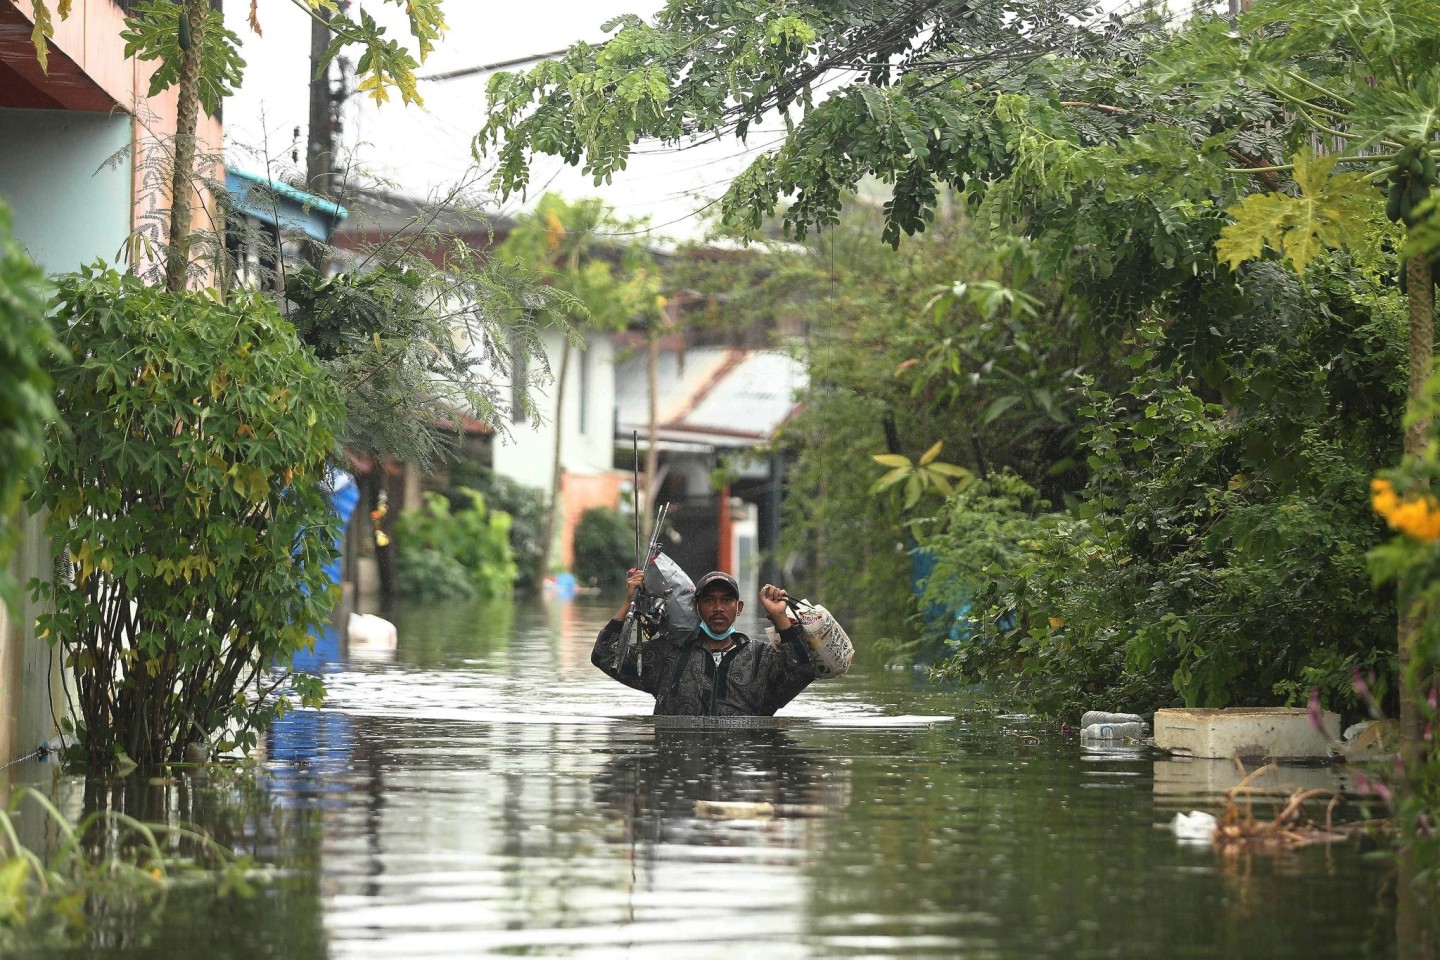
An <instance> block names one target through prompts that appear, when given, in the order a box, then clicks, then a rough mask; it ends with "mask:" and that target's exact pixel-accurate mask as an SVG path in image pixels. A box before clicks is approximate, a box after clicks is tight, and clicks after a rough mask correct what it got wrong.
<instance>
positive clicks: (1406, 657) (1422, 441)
mask: <svg viewBox="0 0 1440 960" xmlns="http://www.w3.org/2000/svg"><path fill="white" fill-rule="evenodd" d="M1405 286H1406V289H1407V290H1408V292H1409V293H1408V296H1409V306H1410V392H1409V396H1410V403H1411V406H1412V408H1413V407H1414V406H1415V405H1416V404H1417V403H1418V401H1419V400H1420V398H1421V397H1422V396H1423V395H1424V392H1425V383H1426V381H1428V380H1429V379H1430V372H1431V369H1432V368H1433V366H1434V357H1435V290H1434V287H1433V286H1432V285H1431V276H1430V261H1429V260H1428V259H1426V258H1425V257H1411V258H1410V259H1409V260H1407V261H1405ZM1429 436H1430V418H1429V417H1428V416H1427V417H1418V416H1417V417H1416V418H1415V419H1414V421H1413V422H1411V423H1410V424H1409V425H1408V426H1407V427H1406V428H1405V457H1406V459H1411V458H1416V457H1420V456H1422V455H1423V454H1424V452H1425V445H1426V443H1427V441H1428V439H1429ZM1400 587H1401V589H1400V591H1399V593H1400V595H1401V596H1402V597H1403V596H1404V595H1405V593H1406V591H1405V584H1403V583H1402V584H1401V585H1400ZM1424 615H1425V611H1422V610H1417V609H1414V608H1410V609H1403V610H1401V611H1400V629H1399V644H1398V646H1399V658H1400V739H1401V749H1402V750H1404V751H1405V753H1406V758H1405V759H1406V761H1407V763H1408V762H1410V761H1413V760H1415V759H1417V757H1418V751H1419V749H1420V747H1421V745H1422V744H1423V743H1424V741H1423V740H1422V739H1421V734H1422V725H1423V724H1424V707H1425V703H1424V697H1425V692H1426V689H1427V688H1428V684H1426V683H1424V682H1423V680H1422V679H1421V678H1420V677H1418V676H1412V675H1411V673H1412V671H1411V669H1410V666H1411V664H1412V663H1413V662H1414V658H1415V648H1416V644H1417V643H1418V642H1419V639H1420V627H1421V624H1422V623H1423V622H1424Z"/></svg>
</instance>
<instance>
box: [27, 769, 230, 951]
mask: <svg viewBox="0 0 1440 960" xmlns="http://www.w3.org/2000/svg"><path fill="white" fill-rule="evenodd" d="M27 801H28V802H29V803H30V804H31V805H32V806H34V807H37V808H38V809H39V811H40V812H41V813H42V814H43V816H44V818H45V823H46V827H47V828H48V829H49V830H50V831H53V833H54V834H55V835H56V836H57V838H58V845H57V846H56V848H55V849H54V851H53V852H52V853H49V854H48V855H47V856H44V857H42V856H41V855H40V854H38V853H36V852H35V851H33V850H31V849H30V848H28V847H26V846H25V845H24V844H22V843H21V841H20V836H19V833H18V832H17V831H16V829H15V815H16V814H17V813H18V812H19V810H20V807H21V806H22V805H24V804H25V803H26V802H27ZM255 875H256V872H255V870H254V865H253V863H252V861H251V860H250V858H249V857H244V856H239V855H237V854H236V853H235V852H234V851H233V850H230V849H229V848H227V847H225V846H223V845H222V844H219V843H217V842H215V841H214V840H213V839H212V838H210V837H209V836H207V835H206V834H204V833H203V832H201V831H199V830H197V829H195V828H193V827H189V826H180V825H171V824H153V823H145V822H142V821H140V820H137V819H136V818H134V817H131V816H127V815H126V814H123V813H117V812H114V811H104V810H102V811H96V812H94V813H91V814H89V815H88V816H86V817H84V818H82V819H81V820H80V821H79V822H77V823H71V822H70V821H69V819H68V818H67V817H66V816H65V815H64V814H63V813H62V812H61V811H60V810H59V809H58V808H57V807H56V806H55V805H54V804H53V803H52V802H51V801H50V800H49V799H48V798H47V797H45V796H44V795H43V794H41V793H39V792H38V791H36V790H33V789H30V788H28V787H27V788H21V789H20V790H17V791H16V793H15V795H14V796H13V797H12V798H11V800H10V803H9V805H8V807H7V808H6V809H5V810H3V811H0V955H4V954H6V953H8V952H9V950H10V948H11V947H13V946H14V945H15V944H16V943H20V942H24V943H26V944H36V943H57V944H59V943H73V942H74V941H75V940H76V939H77V938H79V937H81V936H83V935H85V934H86V933H87V932H88V931H89V930H90V929H91V928H92V926H94V924H95V923H96V921H97V920H98V919H101V918H106V917H117V916H124V917H127V918H129V920H130V921H131V922H134V921H135V920H136V919H137V918H138V920H139V922H140V923H141V924H144V923H145V922H147V921H148V922H153V921H155V920H157V919H158V917H159V914H160V912H161V910H162V909H163V907H164V903H165V897H166V894H167V893H168V892H169V890H170V889H172V888H173V887H174V886H175V885H176V884H178V883H182V882H195V883H215V884H217V886H218V891H217V892H218V893H219V894H220V895H222V896H225V895H231V894H236V895H241V896H249V895H250V894H251V893H253V887H252V885H251V880H252V879H253V878H254V876H255Z"/></svg>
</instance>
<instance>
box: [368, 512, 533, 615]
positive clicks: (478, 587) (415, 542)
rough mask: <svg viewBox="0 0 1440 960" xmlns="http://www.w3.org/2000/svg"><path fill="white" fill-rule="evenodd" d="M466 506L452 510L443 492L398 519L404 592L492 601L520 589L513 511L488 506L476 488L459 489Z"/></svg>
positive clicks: (416, 594) (432, 597) (397, 529)
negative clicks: (512, 537) (512, 539)
mask: <svg viewBox="0 0 1440 960" xmlns="http://www.w3.org/2000/svg"><path fill="white" fill-rule="evenodd" d="M455 497H456V499H457V500H458V501H460V502H461V503H463V504H465V506H463V507H462V508H461V509H458V510H452V509H451V502H450V500H448V499H447V498H446V497H444V496H442V495H441V494H438V493H427V494H425V497H424V505H423V506H422V507H420V508H419V509H417V510H407V511H405V512H404V513H402V514H400V516H399V518H398V519H397V520H396V522H395V536H396V543H397V545H398V548H399V553H398V556H397V564H396V565H397V567H398V570H397V574H398V579H399V587H400V593H401V595H403V596H407V597H412V598H429V599H469V598H471V597H481V598H485V599H493V598H495V597H500V596H506V595H508V594H509V593H510V592H511V591H512V590H514V588H515V579H516V575H517V568H516V565H515V553H514V551H513V550H512V549H511V547H510V515H509V514H508V513H505V512H504V511H501V510H487V509H486V506H485V498H484V497H483V496H482V495H481V494H480V493H479V492H478V491H475V490H470V489H466V488H460V489H459V490H457V491H455Z"/></svg>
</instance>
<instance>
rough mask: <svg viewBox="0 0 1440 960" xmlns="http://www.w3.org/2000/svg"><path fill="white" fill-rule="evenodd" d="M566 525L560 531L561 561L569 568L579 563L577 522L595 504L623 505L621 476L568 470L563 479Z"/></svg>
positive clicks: (563, 509)
mask: <svg viewBox="0 0 1440 960" xmlns="http://www.w3.org/2000/svg"><path fill="white" fill-rule="evenodd" d="M560 504H561V509H562V511H563V513H562V519H563V521H564V522H563V524H562V526H561V533H560V563H561V564H562V565H563V566H564V567H565V568H566V569H567V570H568V569H569V568H571V567H573V566H574V565H575V525H576V524H578V523H579V522H580V515H581V514H583V513H584V512H585V511H586V510H589V509H590V508H591V507H609V508H610V509H611V510H614V509H616V508H618V507H619V506H620V476H619V475H618V474H614V473H601V474H594V475H591V476H582V475H580V474H575V473H567V474H565V475H564V476H562V477H561V478H560Z"/></svg>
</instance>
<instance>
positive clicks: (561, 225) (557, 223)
mask: <svg viewBox="0 0 1440 960" xmlns="http://www.w3.org/2000/svg"><path fill="white" fill-rule="evenodd" d="M545 239H546V240H547V241H549V243H550V249H551V250H552V251H554V250H559V249H560V243H561V241H563V240H564V239H565V222H564V221H563V220H561V219H560V215H559V214H558V213H556V212H555V211H554V210H547V211H546V212H545Z"/></svg>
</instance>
